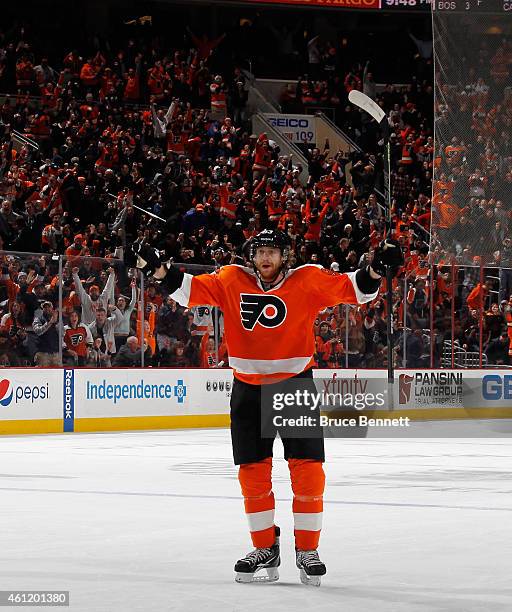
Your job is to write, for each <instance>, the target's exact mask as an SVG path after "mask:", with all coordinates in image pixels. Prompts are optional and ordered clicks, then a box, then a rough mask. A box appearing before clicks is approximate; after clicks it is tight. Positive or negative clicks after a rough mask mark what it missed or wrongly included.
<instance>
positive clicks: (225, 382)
mask: <svg viewBox="0 0 512 612" xmlns="http://www.w3.org/2000/svg"><path fill="white" fill-rule="evenodd" d="M232 385H233V374H232V372H231V370H228V369H211V370H199V369H197V370H173V369H166V370H163V369H150V368H148V369H143V370H141V369H116V368H112V369H105V370H87V369H83V370H75V377H74V406H75V408H74V413H75V419H82V418H98V417H118V416H146V415H147V416H161V415H166V416H172V415H201V414H227V413H228V412H229V397H230V395H231V388H232Z"/></svg>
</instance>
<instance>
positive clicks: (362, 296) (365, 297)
mask: <svg viewBox="0 0 512 612" xmlns="http://www.w3.org/2000/svg"><path fill="white" fill-rule="evenodd" d="M356 274H357V272H346V275H347V276H348V278H349V279H350V282H351V283H352V286H353V287H354V291H355V294H356V299H357V302H358V304H366V302H371V301H372V300H374V299H375V298H376V297H377V295H378V294H379V290H378V289H377V290H376V291H374V292H373V293H363V292H362V291H361V289H359V287H358V285H357V280H356Z"/></svg>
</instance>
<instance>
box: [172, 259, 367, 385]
mask: <svg viewBox="0 0 512 612" xmlns="http://www.w3.org/2000/svg"><path fill="white" fill-rule="evenodd" d="M355 276H356V272H350V273H347V274H338V273H335V272H331V271H330V270H326V269H324V268H322V267H321V266H315V265H305V266H301V267H299V268H296V269H294V270H290V271H289V272H288V273H287V275H286V276H285V278H284V279H283V280H282V281H281V282H280V283H279V284H278V285H276V286H275V287H273V288H272V289H270V290H269V291H264V290H263V288H262V286H261V283H260V282H259V279H258V277H257V276H256V274H255V272H253V270H251V269H250V268H246V267H244V266H237V265H228V266H224V267H222V268H220V269H219V270H217V271H215V272H213V273H212V274H201V275H199V276H192V275H191V274H185V275H184V278H183V282H182V284H181V287H180V288H179V289H177V290H176V291H175V292H174V293H172V294H171V297H172V299H173V300H175V301H176V302H178V303H179V304H181V305H182V306H198V305H202V304H209V305H211V306H218V307H219V308H221V309H222V311H223V313H224V333H225V338H224V339H225V342H226V346H227V350H228V355H229V365H230V366H231V367H232V368H233V370H234V375H235V377H236V378H238V379H239V380H242V381H244V382H247V383H250V384H255V385H260V384H268V383H272V382H276V381H278V380H282V379H285V378H290V377H292V376H295V375H296V374H299V373H300V372H303V371H304V370H306V369H307V368H309V367H312V366H313V364H314V353H315V337H314V334H313V323H314V321H315V318H316V317H317V314H318V311H319V310H323V309H324V308H326V307H327V306H334V305H336V304H340V303H344V304H357V303H359V304H363V303H365V302H369V301H371V300H373V299H375V297H376V296H377V293H378V291H376V292H375V293H372V294H365V293H362V292H361V291H360V289H359V287H358V286H357V283H356V278H355Z"/></svg>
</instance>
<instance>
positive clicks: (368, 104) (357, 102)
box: [348, 89, 395, 410]
mask: <svg viewBox="0 0 512 612" xmlns="http://www.w3.org/2000/svg"><path fill="white" fill-rule="evenodd" d="M348 99H349V101H350V102H351V103H352V104H354V106H357V107H358V108H360V109H361V110H363V111H365V112H366V113H368V114H369V115H370V116H371V117H372V118H373V119H374V120H375V121H376V122H377V123H378V124H379V125H380V126H381V128H382V136H383V138H384V195H385V204H386V208H387V215H386V216H387V219H386V234H387V236H388V237H389V238H391V237H392V231H393V230H392V228H391V154H390V146H389V123H388V120H387V118H386V113H385V112H384V111H383V110H382V108H381V107H380V106H379V105H378V104H377V103H376V102H375V100H372V99H371V98H370V97H369V96H367V95H366V94H364V93H363V92H362V91H358V90H357V89H353V90H352V91H351V92H349V94H348ZM386 287H387V291H386V306H387V311H388V316H387V321H386V323H387V336H388V347H387V352H388V401H389V403H390V408H391V410H393V408H394V397H393V388H394V387H393V385H394V380H395V376H394V365H393V342H392V338H393V275H392V272H391V268H389V267H388V268H387V270H386Z"/></svg>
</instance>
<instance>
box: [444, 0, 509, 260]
mask: <svg viewBox="0 0 512 612" xmlns="http://www.w3.org/2000/svg"><path fill="white" fill-rule="evenodd" d="M506 6H508V4H507V3H505V2H503V0H501V1H498V0H480V2H477V0H471V1H469V2H440V1H438V2H436V4H435V10H434V11H433V31H434V52H435V92H436V99H435V138H436V156H435V163H434V186H433V198H432V250H433V251H434V254H435V262H436V263H439V262H446V261H452V260H455V261H456V262H458V263H462V264H479V263H480V261H482V262H483V263H484V264H496V265H500V266H501V267H507V268H510V267H512V244H511V241H510V240H509V236H510V235H511V232H510V230H511V229H512V222H511V215H512V80H511V74H512V11H510V10H507V8H506ZM509 8H512V4H511V5H510V7H509Z"/></svg>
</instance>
